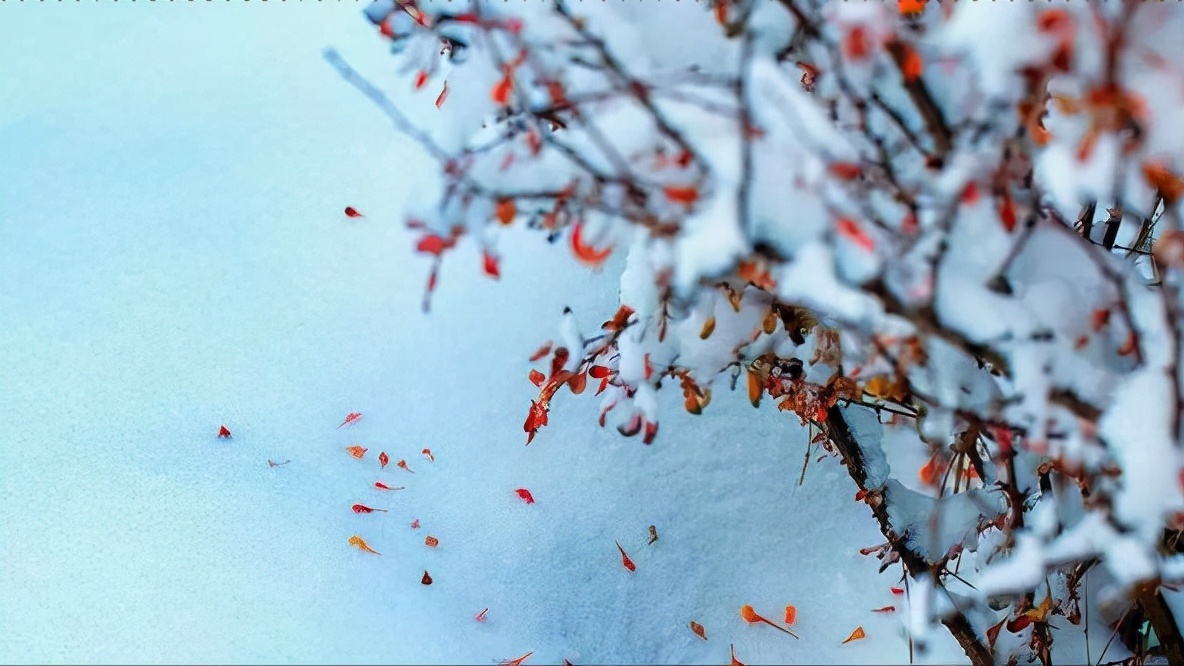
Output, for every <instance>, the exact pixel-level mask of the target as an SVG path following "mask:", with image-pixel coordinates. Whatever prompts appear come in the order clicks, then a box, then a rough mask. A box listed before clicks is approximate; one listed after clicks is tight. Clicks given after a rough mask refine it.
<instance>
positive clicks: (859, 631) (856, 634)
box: [843, 627, 867, 645]
mask: <svg viewBox="0 0 1184 666" xmlns="http://www.w3.org/2000/svg"><path fill="white" fill-rule="evenodd" d="M864 638H867V634H866V633H865V632H864V631H863V627H855V631H852V632H851V635H850V636H848V637H847V640H845V641H843V644H844V645H846V644H847V643H850V642H851V641H858V640H861V639H864Z"/></svg>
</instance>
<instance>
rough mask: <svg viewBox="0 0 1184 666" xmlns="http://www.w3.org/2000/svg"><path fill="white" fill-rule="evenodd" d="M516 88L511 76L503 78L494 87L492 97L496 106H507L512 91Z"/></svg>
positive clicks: (507, 75)
mask: <svg viewBox="0 0 1184 666" xmlns="http://www.w3.org/2000/svg"><path fill="white" fill-rule="evenodd" d="M513 87H514V80H513V79H511V78H510V75H509V74H506V75H505V76H503V77H502V80H501V81H498V82H497V83H496V84H494V86H493V91H492V92H491V93H490V96H491V97H492V98H493V102H494V104H497V105H498V106H505V105H506V104H507V103H509V101H510V89H511V88H513Z"/></svg>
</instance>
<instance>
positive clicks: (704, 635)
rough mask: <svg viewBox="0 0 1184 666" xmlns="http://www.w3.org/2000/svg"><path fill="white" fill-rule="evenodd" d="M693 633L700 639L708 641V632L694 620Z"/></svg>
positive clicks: (692, 622) (692, 623)
mask: <svg viewBox="0 0 1184 666" xmlns="http://www.w3.org/2000/svg"><path fill="white" fill-rule="evenodd" d="M691 631H693V632H695V635H696V636H698V637H699V638H702V639H703V640H707V630H706V629H704V628H703V625H701V624H699V623H698V622H695V621H694V620H691Z"/></svg>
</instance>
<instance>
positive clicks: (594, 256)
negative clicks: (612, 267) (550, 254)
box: [571, 222, 613, 268]
mask: <svg viewBox="0 0 1184 666" xmlns="http://www.w3.org/2000/svg"><path fill="white" fill-rule="evenodd" d="M583 234H584V223H583V222H578V223H576V226H575V229H573V230H572V233H571V249H572V252H574V253H575V255H576V259H579V260H580V262H582V263H584V264H586V265H588V266H591V267H592V268H599V267H600V265H601V264H603V263H604V262H605V260H606V259H608V257H609V255H610V254H612V252H613V248H612V246H611V245H610V246H608V247H606V248H604V249H603V250H597V249H596V248H594V247H592V246H591V245H588V244H586V243H584V240H583Z"/></svg>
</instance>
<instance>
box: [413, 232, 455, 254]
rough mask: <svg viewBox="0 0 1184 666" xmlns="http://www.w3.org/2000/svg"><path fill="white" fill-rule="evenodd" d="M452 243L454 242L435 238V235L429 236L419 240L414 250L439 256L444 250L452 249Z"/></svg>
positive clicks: (439, 237)
mask: <svg viewBox="0 0 1184 666" xmlns="http://www.w3.org/2000/svg"><path fill="white" fill-rule="evenodd" d="M453 243H454V241H452V240H450V239H447V238H444V237H442V236H437V235H436V234H429V235H427V236H424V237H423V238H421V239H420V241H419V243H418V244H417V245H416V246H415V249H416V251H418V252H425V253H427V254H435V255H439V254H440V253H442V252H443V251H444V250H447V249H448V248H450V247H452V245H453Z"/></svg>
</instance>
